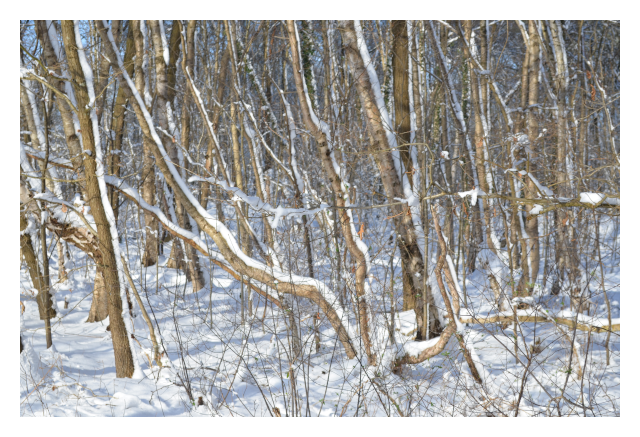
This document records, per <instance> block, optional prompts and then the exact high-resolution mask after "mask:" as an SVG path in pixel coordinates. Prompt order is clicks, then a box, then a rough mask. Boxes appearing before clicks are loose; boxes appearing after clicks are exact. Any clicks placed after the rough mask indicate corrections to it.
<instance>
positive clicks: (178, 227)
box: [20, 20, 621, 417]
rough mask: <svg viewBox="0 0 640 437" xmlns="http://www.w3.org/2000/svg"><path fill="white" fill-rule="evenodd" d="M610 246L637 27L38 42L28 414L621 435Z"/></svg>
mask: <svg viewBox="0 0 640 437" xmlns="http://www.w3.org/2000/svg"><path fill="white" fill-rule="evenodd" d="M620 244H621V242H620V21H611V20H599V21H587V20H275V21H269V20H262V21H254V20H252V21H249V20H246V21H240V20H75V21H74V20H21V21H20V415H21V416H48V417H49V416H72V417H80V416H83V417H86V416H92V417H95V416H109V417H111V416H116V417H118V416H119V417H122V416H151V417H163V416H190V417H194V416H208V417H211V416H213V417H222V416H225V417H226V416H232V417H258V416H266V417H317V416H320V417H373V416H381V417H409V416H411V417H436V416H447V417H452V416H455V417H460V416H465V417H468V416H474V417H477V416H484V417H520V416H541V417H552V416H553V417H558V416H579V417H593V416H614V417H616V416H620Z"/></svg>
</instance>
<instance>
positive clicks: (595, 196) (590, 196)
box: [580, 193, 620, 206]
mask: <svg viewBox="0 0 640 437" xmlns="http://www.w3.org/2000/svg"><path fill="white" fill-rule="evenodd" d="M580 202H581V203H588V204H591V205H598V204H602V203H605V204H607V205H617V206H620V199H619V198H615V197H607V196H606V194H600V193H580Z"/></svg>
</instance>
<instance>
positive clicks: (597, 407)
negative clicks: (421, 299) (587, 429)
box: [20, 236, 620, 416]
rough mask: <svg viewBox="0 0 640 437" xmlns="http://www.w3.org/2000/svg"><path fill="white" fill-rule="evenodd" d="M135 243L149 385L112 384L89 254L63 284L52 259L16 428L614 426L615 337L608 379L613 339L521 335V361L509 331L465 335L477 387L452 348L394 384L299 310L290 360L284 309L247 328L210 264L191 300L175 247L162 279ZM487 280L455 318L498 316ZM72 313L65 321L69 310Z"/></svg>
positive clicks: (377, 267)
mask: <svg viewBox="0 0 640 437" xmlns="http://www.w3.org/2000/svg"><path fill="white" fill-rule="evenodd" d="M128 238H130V240H128V241H127V244H124V243H123V244H121V250H122V251H123V253H125V254H127V255H126V256H127V257H128V260H129V265H130V266H131V267H130V268H131V274H132V276H133V280H134V282H135V284H136V287H137V288H138V290H139V292H140V294H141V297H142V300H143V302H144V304H145V306H146V308H147V311H148V312H149V315H150V317H151V319H152V320H153V323H154V325H155V327H156V332H157V335H158V334H159V335H158V337H159V341H161V343H162V345H161V350H162V351H163V353H164V354H163V358H162V367H159V366H158V365H157V363H153V364H152V365H150V358H152V356H153V355H152V345H151V341H150V339H149V333H148V328H147V325H146V324H145V322H144V320H143V318H142V316H141V314H140V311H139V309H138V308H137V306H136V305H135V304H134V307H133V314H134V316H135V319H134V321H135V332H134V336H135V338H136V340H132V341H133V345H134V347H135V348H136V350H137V351H138V356H139V358H140V360H141V363H140V364H141V367H142V369H143V371H144V374H145V377H144V378H143V379H116V378H115V365H114V357H113V349H112V343H111V338H110V335H111V334H110V332H109V331H107V330H106V328H107V326H108V319H107V320H104V321H103V322H99V323H93V324H88V323H85V320H86V319H87V316H88V312H89V309H90V307H91V298H92V294H91V293H92V289H93V277H94V274H95V273H94V272H95V267H93V266H92V265H91V262H89V264H87V258H86V257H85V255H84V254H83V253H82V252H81V251H79V250H77V249H75V248H73V247H69V252H70V254H71V259H70V260H67V261H66V267H67V269H68V271H69V281H68V282H67V283H65V284H60V283H58V277H57V265H58V264H57V251H53V252H54V253H53V254H52V260H51V270H52V283H53V284H55V289H56V290H57V293H56V296H55V297H56V302H57V303H56V305H57V311H58V317H57V318H56V319H54V320H52V330H53V344H54V347H53V348H52V349H51V350H46V348H45V335H44V323H43V322H42V321H41V320H39V316H38V309H37V304H36V301H35V298H34V296H33V292H32V287H31V284H30V280H29V277H28V274H27V273H26V270H25V269H24V268H23V269H22V270H21V272H20V279H21V290H20V299H21V302H22V303H23V304H24V307H25V312H24V314H23V315H22V316H21V319H22V321H21V322H22V330H21V332H22V340H23V343H24V346H25V352H24V353H23V354H22V355H21V361H20V362H21V369H20V414H21V416H270V415H277V414H278V412H279V414H281V415H282V416H294V415H295V416H354V415H359V416H363V415H366V416H397V415H405V416H409V415H411V416H451V415H453V416H460V415H463V416H477V415H485V416H486V415H494V416H502V415H514V414H515V410H516V409H517V410H518V415H520V416H522V415H543V416H548V415H558V414H562V415H568V414H570V415H580V416H582V415H587V416H591V415H597V416H602V415H606V416H618V415H620V336H619V334H620V333H619V332H614V333H612V335H611V338H610V349H611V354H610V365H609V366H607V365H606V352H605V349H604V346H603V345H604V343H605V340H606V336H607V334H606V333H591V334H590V335H589V334H588V333H586V332H583V331H576V334H575V339H574V345H576V346H575V347H571V342H570V339H571V338H572V336H573V335H574V333H573V331H572V330H570V329H569V328H568V327H566V326H556V325H554V324H553V323H539V324H537V323H523V324H521V326H520V327H519V328H518V329H517V331H518V337H517V338H518V351H517V352H516V345H515V343H514V330H513V329H514V326H513V324H506V325H500V324H491V325H490V324H487V325H484V326H482V325H477V324H473V325H471V324H469V325H465V330H464V339H465V342H466V343H467V346H468V348H469V349H470V351H471V353H472V356H473V359H474V361H475V362H476V365H477V367H478V370H479V372H480V374H481V377H482V379H483V384H482V386H479V385H477V384H475V382H474V381H473V379H472V377H471V375H470V372H469V368H468V366H467V364H466V362H465V360H464V359H463V357H462V354H461V353H460V349H459V347H458V345H457V342H456V341H455V340H454V339H452V340H451V341H449V344H448V345H447V348H446V349H445V351H444V352H443V353H442V354H441V355H439V356H437V357H435V358H433V359H431V360H429V361H427V362H425V363H422V364H420V365H407V366H404V368H403V370H402V372H399V373H398V374H395V373H392V372H391V371H390V370H389V366H388V364H389V361H390V357H391V358H392V357H393V354H394V353H395V352H396V348H395V347H393V346H392V345H391V344H390V343H388V345H387V348H386V350H385V351H384V354H385V355H386V356H385V355H383V356H382V360H381V361H382V362H383V365H380V366H377V367H366V366H363V365H362V364H363V363H361V362H360V361H359V359H358V358H356V359H352V360H349V359H347V357H346V356H345V354H344V351H343V349H342V348H341V346H340V343H339V342H338V341H337V338H336V336H335V333H334V331H333V330H332V329H331V325H330V324H329V323H327V322H326V321H323V322H322V323H321V325H320V330H319V336H320V343H321V344H320V349H319V350H318V351H316V345H315V342H314V332H313V326H312V323H313V316H312V314H313V312H314V311H315V310H314V309H313V308H312V307H311V305H310V304H309V303H308V302H304V301H302V300H300V301H299V302H297V303H296V304H295V305H293V306H292V310H293V311H294V312H295V313H296V316H297V320H300V322H299V324H300V333H301V335H300V338H301V343H302V347H303V353H302V358H301V359H297V360H294V359H292V356H293V355H294V353H293V351H294V346H293V341H292V338H293V337H292V335H291V331H290V326H289V325H288V324H287V323H285V320H287V319H288V318H287V317H285V314H284V312H283V311H282V310H280V309H278V308H276V307H272V306H271V305H268V306H267V308H266V311H265V307H264V299H263V298H261V297H258V296H256V297H254V307H255V309H254V311H253V315H248V314H247V322H246V323H244V324H242V323H241V311H240V300H239V297H240V284H239V283H238V282H237V281H235V280H233V279H232V278H229V276H228V275H227V274H226V273H225V272H224V271H222V270H221V269H219V268H215V269H212V267H211V266H210V265H209V264H208V263H207V262H206V261H204V260H203V270H204V271H205V276H207V283H208V285H207V287H205V288H204V289H203V290H201V291H199V292H198V293H192V290H191V286H190V284H189V283H187V282H186V278H185V276H184V275H183V274H180V273H178V272H177V271H176V270H174V269H169V268H167V267H165V266H164V265H165V264H166V255H168V253H169V249H170V245H166V247H165V249H164V254H165V256H163V257H161V262H160V263H159V264H160V265H159V266H152V267H150V268H148V269H141V268H140V262H139V257H138V256H139V254H138V252H136V250H135V247H136V246H135V244H133V243H135V241H136V240H135V238H133V237H131V236H129V237H128ZM52 243H53V242H50V243H49V244H52ZM381 257H382V258H381ZM398 262H399V259H396V262H395V263H394V265H395V266H396V268H395V273H394V274H395V275H396V278H399V277H400V274H401V272H400V267H399V266H398V265H397V264H398ZM372 265H373V267H372V275H373V276H374V277H375V278H378V279H380V278H385V282H386V275H387V270H385V269H387V268H388V265H389V260H388V259H385V258H384V257H383V256H382V255H379V256H378V257H374V259H373V262H372ZM317 267H318V270H320V271H321V270H322V268H323V266H322V265H318V266H317ZM324 267H326V266H324ZM541 269H542V268H541ZM605 271H606V283H605V285H606V289H607V290H608V292H607V293H608V297H609V299H610V301H611V306H612V311H613V314H612V317H614V318H617V319H619V317H620V289H619V268H618V267H615V268H608V269H605ZM484 281H485V277H484V276H481V275H480V272H479V271H478V272H476V273H474V274H473V275H470V276H468V277H467V278H466V290H467V295H468V302H469V303H468V307H467V308H463V310H462V314H461V316H464V315H465V314H472V315H473V316H475V317H484V316H488V315H495V314H496V308H495V305H494V304H493V303H492V302H491V300H492V296H490V295H487V291H486V290H488V289H489V287H487V286H486V284H485V283H484ZM396 282H400V281H396ZM378 283H381V282H380V281H379V280H378V281H373V282H372V284H373V291H374V293H375V294H376V295H378V296H382V295H383V293H381V292H379V291H380V290H379V289H376V287H377V286H378V285H376V284H378ZM399 287H401V285H400V284H396V296H398V295H400V296H401V289H400V288H399ZM590 287H591V289H592V297H591V301H592V303H593V305H595V306H596V314H597V320H591V321H592V322H595V323H594V324H598V323H599V324H600V325H601V326H602V324H603V323H602V320H603V317H604V320H605V323H604V324H606V306H605V303H604V299H603V296H602V294H601V293H599V292H598V291H599V290H601V287H600V284H599V282H597V281H594V283H593V284H592V285H590ZM549 288H550V284H547V291H546V292H542V291H540V290H539V291H538V293H537V294H536V295H535V296H534V298H533V300H534V301H535V304H536V305H540V306H542V307H544V308H546V309H550V310H551V311H553V312H554V313H555V314H556V315H563V316H565V317H567V316H573V317H575V314H573V313H571V312H570V311H569V309H568V296H562V295H560V296H551V295H549V294H548V289H549ZM489 294H490V293H489ZM65 300H67V301H68V302H69V305H68V309H64V302H65ZM134 302H135V301H134ZM382 305H384V307H386V308H387V310H388V299H387V301H386V302H378V301H376V303H375V305H374V307H377V308H382ZM351 313H352V314H353V312H351ZM581 317H586V316H581ZM463 318H464V317H463ZM592 319H593V318H592ZM353 323H354V325H353V326H356V325H355V322H353ZM411 323H412V320H411V314H410V313H409V314H407V313H399V314H397V320H396V328H397V329H396V340H397V341H398V342H399V343H400V348H399V349H404V350H406V351H409V350H411V349H412V348H415V347H417V346H420V344H419V343H416V342H414V341H412V340H411V339H412V331H413V327H412V324H411ZM614 323H615V322H614ZM618 323H619V321H618ZM354 329H357V328H354ZM561 331H562V332H561ZM382 332H383V333H384V332H388V331H386V328H384V329H382ZM563 332H564V334H563ZM531 348H535V349H534V350H535V351H536V352H535V354H533V355H530V356H531V357H532V360H531V361H529V360H528V357H527V352H526V351H528V350H531ZM516 356H517V357H518V358H516ZM576 356H577V357H579V358H580V362H579V363H576V361H577V359H576ZM570 359H571V360H572V361H571V363H572V364H571V366H569V360H570ZM523 377H524V384H523ZM189 393H191V396H189ZM558 396H564V399H565V401H563V402H561V403H560V405H561V407H560V408H559V409H558V407H557V402H556V401H555V400H554V398H557V397H558ZM276 409H277V411H278V412H276Z"/></svg>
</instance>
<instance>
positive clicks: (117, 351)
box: [62, 20, 134, 378]
mask: <svg viewBox="0 0 640 437" xmlns="http://www.w3.org/2000/svg"><path fill="white" fill-rule="evenodd" d="M62 37H63V39H64V43H65V48H66V53H67V60H68V63H69V71H70V73H71V77H72V79H73V89H74V91H75V97H76V100H77V102H78V108H79V109H78V119H79V121H80V127H81V130H82V139H83V146H84V150H85V151H86V153H84V154H83V158H82V159H83V163H84V168H85V175H86V178H87V181H86V184H87V194H88V197H89V199H88V201H89V206H90V207H91V213H92V215H93V218H94V220H95V224H96V228H97V233H98V241H99V244H100V247H101V248H102V258H101V260H100V262H101V264H102V265H101V268H102V269H103V273H104V279H105V289H106V292H107V296H108V301H109V303H108V308H109V316H110V320H109V322H110V325H111V339H112V343H113V351H114V355H115V364H116V377H118V378H130V377H131V376H132V375H133V372H134V362H133V355H132V353H131V347H130V345H129V338H128V334H127V328H126V326H125V324H124V319H123V317H122V301H121V299H120V282H119V278H118V271H117V268H118V263H117V261H116V257H115V250H114V247H113V239H112V235H111V230H110V224H109V220H108V218H107V215H106V211H105V206H104V205H103V203H102V193H101V190H100V185H99V182H98V175H97V174H96V169H97V164H96V147H95V142H94V135H99V133H98V132H95V133H94V132H93V123H92V120H91V117H90V111H91V109H89V93H88V88H87V84H86V82H85V76H84V73H83V70H82V65H81V64H80V58H79V55H78V49H77V43H76V35H75V28H74V23H73V21H70V20H63V21H62ZM105 196H106V193H105Z"/></svg>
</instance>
